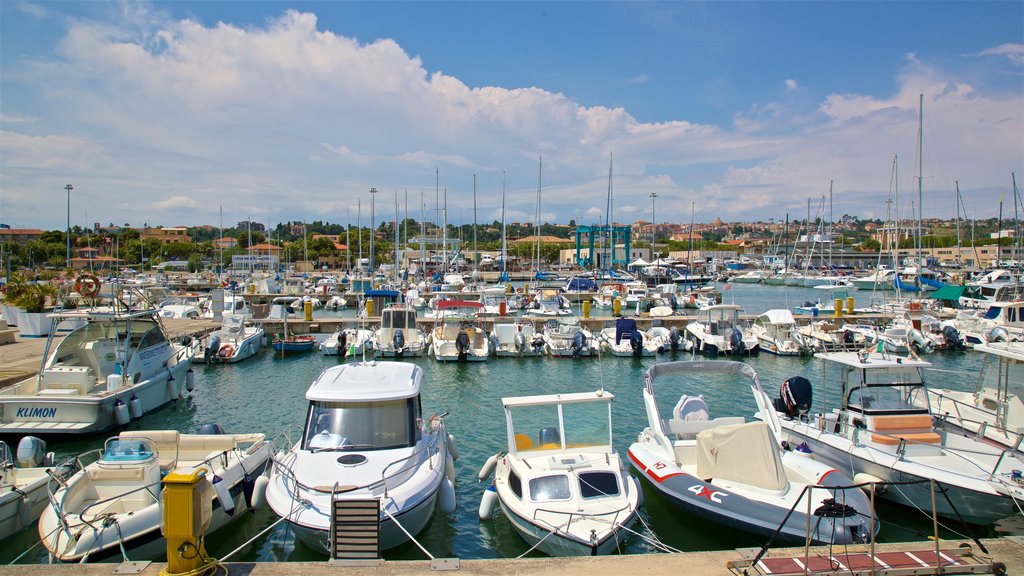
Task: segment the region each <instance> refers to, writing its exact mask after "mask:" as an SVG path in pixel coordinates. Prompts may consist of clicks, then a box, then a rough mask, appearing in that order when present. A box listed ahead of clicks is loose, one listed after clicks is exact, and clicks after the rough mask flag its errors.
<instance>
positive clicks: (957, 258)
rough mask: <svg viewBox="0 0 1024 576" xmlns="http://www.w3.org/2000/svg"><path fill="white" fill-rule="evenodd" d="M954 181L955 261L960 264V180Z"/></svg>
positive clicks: (961, 248)
mask: <svg viewBox="0 0 1024 576" xmlns="http://www.w3.org/2000/svg"><path fill="white" fill-rule="evenodd" d="M955 182H956V197H955V198H954V199H953V200H954V204H956V263H957V266H959V265H960V261H961V258H960V253H961V252H962V251H963V247H962V244H961V242H960V181H959V180H955Z"/></svg>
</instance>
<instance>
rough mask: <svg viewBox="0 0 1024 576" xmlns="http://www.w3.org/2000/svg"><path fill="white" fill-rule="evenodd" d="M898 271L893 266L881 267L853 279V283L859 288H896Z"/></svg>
mask: <svg viewBox="0 0 1024 576" xmlns="http://www.w3.org/2000/svg"><path fill="white" fill-rule="evenodd" d="M895 281H896V271H895V270H893V269H892V268H882V267H879V268H878V269H877V270H875V271H874V272H872V273H871V274H868V275H867V276H861V277H860V278H854V279H853V285H854V286H855V287H856V288H857V289H858V290H895V289H896V284H895Z"/></svg>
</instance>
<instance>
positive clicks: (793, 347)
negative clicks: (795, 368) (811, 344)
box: [750, 308, 809, 356]
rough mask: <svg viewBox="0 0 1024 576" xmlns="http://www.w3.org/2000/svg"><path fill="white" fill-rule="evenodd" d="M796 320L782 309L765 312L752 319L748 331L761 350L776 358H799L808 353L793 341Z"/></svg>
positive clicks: (787, 311)
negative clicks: (754, 337)
mask: <svg viewBox="0 0 1024 576" xmlns="http://www.w3.org/2000/svg"><path fill="white" fill-rule="evenodd" d="M795 330H796V319H795V318H793V313H792V312H790V311H789V310H786V309H784V308H776V309H772V310H768V311H766V312H765V313H764V314H761V315H760V316H758V317H757V318H755V319H754V323H753V324H752V325H751V326H750V331H751V332H752V333H753V334H754V336H756V337H757V340H758V342H760V343H761V344H760V348H761V350H764V351H765V352H769V353H771V354H775V355H777V356H800V355H802V354H804V353H806V352H808V351H809V349H808V348H806V347H804V346H801V344H800V343H799V342H797V341H796V340H794V339H793V332H794V331H795Z"/></svg>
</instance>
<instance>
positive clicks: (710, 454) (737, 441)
mask: <svg viewBox="0 0 1024 576" xmlns="http://www.w3.org/2000/svg"><path fill="white" fill-rule="evenodd" d="M697 477H698V478H705V479H707V478H713V479H715V480H716V481H721V480H726V481H733V482H742V483H744V484H751V485H753V486H757V487H758V488H763V489H765V490H780V491H781V490H785V489H786V488H787V487H788V486H789V479H787V478H786V471H785V469H784V468H783V467H782V458H781V457H780V456H779V450H778V448H777V445H776V442H775V436H774V435H773V434H772V433H771V430H770V429H769V428H768V425H767V424H765V423H764V422H747V423H746V424H733V425H731V426H718V427H715V428H710V429H708V430H703V431H701V432H700V433H698V434H697Z"/></svg>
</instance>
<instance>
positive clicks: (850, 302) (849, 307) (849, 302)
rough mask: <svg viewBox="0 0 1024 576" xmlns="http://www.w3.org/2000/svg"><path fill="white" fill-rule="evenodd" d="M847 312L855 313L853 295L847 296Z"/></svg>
mask: <svg viewBox="0 0 1024 576" xmlns="http://www.w3.org/2000/svg"><path fill="white" fill-rule="evenodd" d="M846 313H847V314H853V296H847V297H846Z"/></svg>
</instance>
